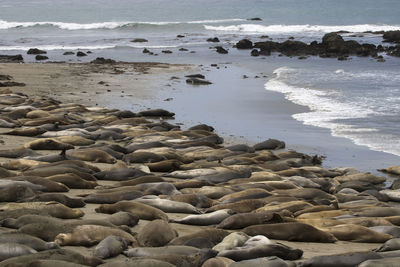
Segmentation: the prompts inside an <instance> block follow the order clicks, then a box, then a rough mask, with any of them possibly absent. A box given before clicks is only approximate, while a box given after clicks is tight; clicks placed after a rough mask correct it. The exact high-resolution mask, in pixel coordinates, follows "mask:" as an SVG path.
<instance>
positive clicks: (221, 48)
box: [215, 46, 228, 54]
mask: <svg viewBox="0 0 400 267" xmlns="http://www.w3.org/2000/svg"><path fill="white" fill-rule="evenodd" d="M215 49H216V51H217V53H220V54H228V50H226V49H225V48H223V47H222V46H217V47H215Z"/></svg>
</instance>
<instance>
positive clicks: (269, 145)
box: [254, 139, 285, 150]
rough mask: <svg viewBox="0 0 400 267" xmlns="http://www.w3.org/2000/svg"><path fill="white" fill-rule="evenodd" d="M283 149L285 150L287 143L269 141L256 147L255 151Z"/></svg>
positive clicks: (274, 140)
mask: <svg viewBox="0 0 400 267" xmlns="http://www.w3.org/2000/svg"><path fill="white" fill-rule="evenodd" d="M281 148H285V142H283V141H279V140H276V139H268V140H266V141H264V142H261V143H258V144H256V145H254V149H255V150H263V149H269V150H271V149H281Z"/></svg>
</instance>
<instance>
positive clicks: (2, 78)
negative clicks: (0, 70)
mask: <svg viewBox="0 0 400 267" xmlns="http://www.w3.org/2000/svg"><path fill="white" fill-rule="evenodd" d="M11 79H12V77H11V76H10V75H3V74H0V81H10V80H11Z"/></svg>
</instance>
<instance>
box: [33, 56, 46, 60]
mask: <svg viewBox="0 0 400 267" xmlns="http://www.w3.org/2000/svg"><path fill="white" fill-rule="evenodd" d="M35 59H36V60H46V59H49V58H48V57H46V56H42V55H37V56H36V57H35Z"/></svg>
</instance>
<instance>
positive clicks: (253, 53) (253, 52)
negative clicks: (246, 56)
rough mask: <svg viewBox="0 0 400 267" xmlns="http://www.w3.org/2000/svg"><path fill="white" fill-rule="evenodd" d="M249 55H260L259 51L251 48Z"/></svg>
mask: <svg viewBox="0 0 400 267" xmlns="http://www.w3.org/2000/svg"><path fill="white" fill-rule="evenodd" d="M250 55H251V56H252V57H258V56H259V55H260V52H259V51H258V50H257V49H253V50H251V53H250Z"/></svg>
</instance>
